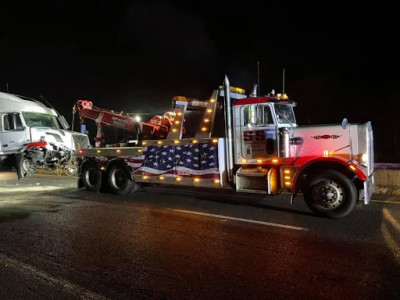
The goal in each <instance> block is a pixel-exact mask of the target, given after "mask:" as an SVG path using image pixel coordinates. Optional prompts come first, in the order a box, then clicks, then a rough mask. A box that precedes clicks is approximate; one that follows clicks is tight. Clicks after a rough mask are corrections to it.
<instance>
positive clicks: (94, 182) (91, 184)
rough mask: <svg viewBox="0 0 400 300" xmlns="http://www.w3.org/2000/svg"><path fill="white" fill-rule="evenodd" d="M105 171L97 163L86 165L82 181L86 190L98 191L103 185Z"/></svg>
mask: <svg viewBox="0 0 400 300" xmlns="http://www.w3.org/2000/svg"><path fill="white" fill-rule="evenodd" d="M102 177H103V173H102V172H101V171H100V170H99V169H98V168H97V166H96V165H95V164H88V165H86V166H84V168H83V171H82V182H83V186H84V187H85V188H86V190H88V191H91V192H96V193H98V192H99V191H100V189H101V185H102Z"/></svg>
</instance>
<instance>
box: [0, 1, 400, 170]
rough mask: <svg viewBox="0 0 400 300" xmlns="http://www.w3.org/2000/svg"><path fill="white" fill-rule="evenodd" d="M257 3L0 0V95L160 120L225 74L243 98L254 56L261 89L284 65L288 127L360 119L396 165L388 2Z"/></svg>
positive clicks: (273, 85) (253, 72)
mask: <svg viewBox="0 0 400 300" xmlns="http://www.w3.org/2000/svg"><path fill="white" fill-rule="evenodd" d="M350 2H351V3H352V5H351V6H349V3H350ZM229 3H230V4H229ZM258 3H259V2H252V1H245V3H239V4H233V2H226V3H225V4H223V3H222V2H221V1H213V2H211V1H210V2H207V1H128V0H125V1H111V0H109V1H104V0H97V1H66V0H64V1H63V0H58V1H29V2H28V1H17V0H14V1H1V2H0V12H1V18H0V26H1V30H0V53H1V64H0V91H4V92H6V91H7V88H8V91H9V92H11V93H15V94H20V95H24V96H29V97H33V98H36V99H39V98H40V96H43V97H44V98H45V99H47V101H49V102H50V103H51V104H52V105H53V106H54V107H55V108H56V109H57V110H58V111H59V112H60V113H61V114H64V115H65V117H66V118H67V120H69V122H71V120H72V106H73V104H74V103H75V102H76V101H77V100H78V99H88V100H91V101H93V103H94V105H96V106H99V107H102V108H107V109H113V110H124V111H125V112H148V113H163V112H165V111H167V110H169V109H170V105H171V99H172V97H173V96H175V95H184V96H188V97H195V98H199V99H206V98H208V97H209V96H210V95H211V93H212V91H213V90H214V89H215V88H216V87H218V86H219V85H221V84H222V83H223V79H224V75H225V74H227V75H228V77H229V79H230V82H231V85H234V86H240V87H243V88H246V89H247V91H249V92H250V90H251V88H252V86H253V84H254V83H256V82H257V61H259V71H260V79H259V80H260V90H261V94H266V93H268V92H270V91H271V90H272V89H275V91H277V92H281V90H282V70H283V68H284V69H285V74H286V82H285V91H286V92H287V93H288V95H289V97H290V98H291V99H292V100H295V101H296V102H297V103H298V106H297V107H296V115H297V121H298V123H299V124H301V125H302V124H320V123H322V124H326V123H341V121H342V119H343V118H344V117H346V118H348V120H349V122H350V123H363V122H366V121H371V122H372V126H373V128H374V134H375V152H376V161H377V162H400V120H399V119H400V115H399V113H400V86H399V79H400V75H399V72H400V69H399V66H400V51H399V50H400V49H399V48H400V46H399V45H398V39H399V29H400V26H399V21H398V17H397V16H396V9H395V7H394V6H393V5H394V4H393V5H385V3H384V2H382V1H381V2H379V6H378V5H377V4H373V5H372V4H371V5H368V4H367V2H359V3H358V4H356V2H353V1H347V2H345V1H343V2H342V1H318V2H317V1H315V2H312V3H311V2H307V3H305V2H304V1H296V2H293V3H290V2H288V1H260V4H258ZM261 3H262V5H261ZM75 129H77V128H75Z"/></svg>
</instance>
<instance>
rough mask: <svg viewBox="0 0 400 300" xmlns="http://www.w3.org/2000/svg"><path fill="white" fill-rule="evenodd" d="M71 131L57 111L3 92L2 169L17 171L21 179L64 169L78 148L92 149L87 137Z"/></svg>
mask: <svg viewBox="0 0 400 300" xmlns="http://www.w3.org/2000/svg"><path fill="white" fill-rule="evenodd" d="M68 129H69V125H68V122H67V121H66V120H65V118H64V117H63V116H61V115H60V114H59V113H58V112H57V111H56V110H55V109H54V108H52V107H49V106H47V105H45V104H44V103H42V102H40V101H38V100H35V99H31V98H27V97H23V96H18V95H14V94H9V93H2V92H0V168H1V169H6V168H14V169H15V170H16V171H17V174H18V178H19V179H20V178H23V177H28V176H32V175H33V174H34V172H35V170H36V169H39V168H44V169H54V168H56V166H62V165H65V164H66V163H68V162H70V161H71V159H72V157H73V155H74V154H75V153H76V152H77V150H78V148H79V147H85V148H86V147H89V146H90V143H89V138H88V136H87V135H86V134H81V133H79V132H73V131H69V130H68Z"/></svg>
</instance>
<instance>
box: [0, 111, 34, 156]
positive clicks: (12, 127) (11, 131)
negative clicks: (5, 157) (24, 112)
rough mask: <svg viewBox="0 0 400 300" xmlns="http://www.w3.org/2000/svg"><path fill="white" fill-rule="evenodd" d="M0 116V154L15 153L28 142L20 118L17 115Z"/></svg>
mask: <svg viewBox="0 0 400 300" xmlns="http://www.w3.org/2000/svg"><path fill="white" fill-rule="evenodd" d="M0 116H1V119H0V124H1V128H0V143H1V144H0V152H1V153H4V154H8V153H14V152H17V151H18V150H20V149H21V148H22V146H23V145H24V144H26V143H27V142H29V139H28V135H27V133H26V131H25V128H24V126H23V125H22V121H21V116H20V114H19V113H7V114H3V115H0Z"/></svg>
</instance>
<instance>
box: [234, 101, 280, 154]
mask: <svg viewBox="0 0 400 300" xmlns="http://www.w3.org/2000/svg"><path fill="white" fill-rule="evenodd" d="M241 110H242V111H241V114H240V116H241V154H242V157H243V158H246V159H258V158H264V159H265V158H268V157H271V156H274V155H275V156H276V125H275V124H274V120H273V118H272V114H271V108H270V107H269V106H268V105H267V104H257V105H248V106H243V107H242V108H241Z"/></svg>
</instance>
